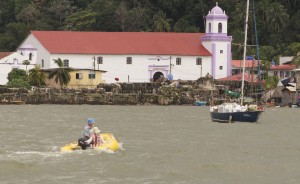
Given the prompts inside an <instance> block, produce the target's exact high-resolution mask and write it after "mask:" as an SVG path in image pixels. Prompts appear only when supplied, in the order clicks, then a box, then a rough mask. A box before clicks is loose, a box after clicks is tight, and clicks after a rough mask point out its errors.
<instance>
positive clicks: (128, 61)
mask: <svg viewBox="0 0 300 184" xmlns="http://www.w3.org/2000/svg"><path fill="white" fill-rule="evenodd" d="M126 63H127V64H129V65H131V64H132V57H127V59H126Z"/></svg>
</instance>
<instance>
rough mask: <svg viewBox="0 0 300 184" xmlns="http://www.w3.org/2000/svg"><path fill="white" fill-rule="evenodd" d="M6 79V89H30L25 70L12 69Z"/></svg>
mask: <svg viewBox="0 0 300 184" xmlns="http://www.w3.org/2000/svg"><path fill="white" fill-rule="evenodd" d="M7 79H8V82H7V86H8V87H12V88H27V89H29V87H30V86H29V83H28V80H27V75H26V71H25V70H22V69H17V68H14V69H12V70H11V71H10V72H9V73H8V76H7Z"/></svg>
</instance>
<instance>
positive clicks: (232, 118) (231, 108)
mask: <svg viewBox="0 0 300 184" xmlns="http://www.w3.org/2000/svg"><path fill="white" fill-rule="evenodd" d="M248 14H249V0H247V8H246V25H245V39H244V53H243V71H242V86H241V97H240V104H238V103H232V102H228V103H223V104H221V105H214V100H213V99H212V100H211V106H210V115H211V120H212V121H217V122H228V123H231V122H236V121H238V122H257V121H258V120H259V117H260V115H261V114H262V113H263V112H264V108H263V106H258V105H249V106H248V105H243V103H244V82H245V78H244V77H245V60H246V46H247V45H246V44H247V30H248Z"/></svg>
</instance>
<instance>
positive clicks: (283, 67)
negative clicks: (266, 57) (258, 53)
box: [270, 65, 296, 70]
mask: <svg viewBox="0 0 300 184" xmlns="http://www.w3.org/2000/svg"><path fill="white" fill-rule="evenodd" d="M295 68H296V65H276V66H271V68H270V70H294V69H295Z"/></svg>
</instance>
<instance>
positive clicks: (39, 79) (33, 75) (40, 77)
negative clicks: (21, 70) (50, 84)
mask: <svg viewBox="0 0 300 184" xmlns="http://www.w3.org/2000/svg"><path fill="white" fill-rule="evenodd" d="M45 79H46V74H45V73H44V72H43V71H41V68H40V65H36V66H35V67H34V68H32V69H30V70H29V75H28V80H29V84H30V85H32V86H38V87H40V86H42V85H45Z"/></svg>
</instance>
